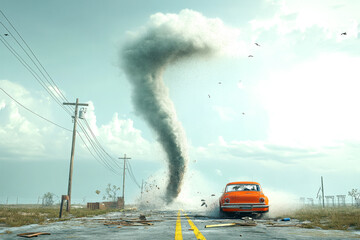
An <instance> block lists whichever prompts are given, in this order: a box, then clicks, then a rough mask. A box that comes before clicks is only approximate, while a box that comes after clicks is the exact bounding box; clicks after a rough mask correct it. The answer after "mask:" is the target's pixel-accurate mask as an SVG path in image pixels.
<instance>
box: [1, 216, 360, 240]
mask: <svg viewBox="0 0 360 240" xmlns="http://www.w3.org/2000/svg"><path fill="white" fill-rule="evenodd" d="M140 214H143V215H145V216H146V221H142V220H140V219H139V216H140ZM229 223H230V224H231V223H237V224H240V225H236V226H228V227H225V226H222V227H220V226H218V227H207V228H206V227H205V226H207V225H218V224H229ZM298 223H299V222H298V221H296V220H291V221H289V222H282V221H277V220H274V219H272V220H256V221H255V223H254V222H251V221H249V220H248V221H244V220H241V219H219V218H214V217H209V216H206V214H205V213H201V212H189V211H180V210H179V211H146V212H144V211H143V212H139V211H137V212H132V213H111V214H107V215H103V216H97V217H93V218H80V219H73V220H70V221H64V222H57V223H51V224H46V225H29V226H23V227H16V228H15V227H14V228H0V239H23V238H22V237H18V236H17V234H19V233H26V232H47V233H50V234H51V235H40V236H38V237H37V238H36V239H38V240H41V239H101V240H105V239H154V240H162V239H175V240H181V239H208V240H211V239H214V240H215V239H216V240H218V239H226V240H227V239H237V240H239V239H252V240H253V239H260V240H261V239H267V240H268V239H279V240H280V239H282V240H290V239H334V240H335V239H339V240H340V239H341V240H343V239H352V238H360V232H354V231H334V230H331V231H328V230H321V229H304V228H299V227H295V226H294V225H296V224H298ZM241 225H253V226H241ZM5 231H11V233H6V234H5Z"/></svg>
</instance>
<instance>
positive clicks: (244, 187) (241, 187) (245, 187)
mask: <svg viewBox="0 0 360 240" xmlns="http://www.w3.org/2000/svg"><path fill="white" fill-rule="evenodd" d="M237 191H260V186H259V185H257V184H231V185H227V186H226V192H237Z"/></svg>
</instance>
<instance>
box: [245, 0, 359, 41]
mask: <svg viewBox="0 0 360 240" xmlns="http://www.w3.org/2000/svg"><path fill="white" fill-rule="evenodd" d="M273 5H277V7H278V11H277V13H276V14H275V15H274V16H272V17H270V18H266V19H265V18H264V19H254V20H252V21H250V24H251V26H252V29H253V30H254V31H263V30H265V31H266V30H269V29H270V28H273V27H275V29H276V30H277V32H278V33H279V34H280V35H285V34H289V33H291V32H293V31H301V32H304V31H306V29H309V28H311V27H313V26H317V27H319V28H323V29H324V32H325V33H326V35H327V36H328V37H331V38H336V39H340V36H339V35H340V33H342V32H345V31H346V32H347V33H348V35H347V36H345V38H344V37H342V38H341V40H343V39H347V38H351V37H352V38H357V35H358V30H359V29H358V22H359V21H360V16H359V14H358V10H359V9H360V3H359V2H355V1H350V0H348V1H341V2H339V1H336V0H333V1H329V0H318V1H302V0H295V1H277V2H275V3H273Z"/></svg>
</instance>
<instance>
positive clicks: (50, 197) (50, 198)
mask: <svg viewBox="0 0 360 240" xmlns="http://www.w3.org/2000/svg"><path fill="white" fill-rule="evenodd" d="M54 195H55V194H53V193H51V192H47V193H45V194H44V195H43V197H42V205H43V206H51V205H53V204H54Z"/></svg>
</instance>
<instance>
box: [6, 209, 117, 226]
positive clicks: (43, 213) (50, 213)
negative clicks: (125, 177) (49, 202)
mask: <svg viewBox="0 0 360 240" xmlns="http://www.w3.org/2000/svg"><path fill="white" fill-rule="evenodd" d="M114 211H120V210H119V209H107V210H90V209H87V208H73V209H71V214H68V213H67V212H66V211H65V210H64V211H63V216H62V218H61V219H59V218H58V217H59V207H58V206H53V207H38V206H33V207H25V206H24V207H14V206H12V207H8V206H1V207H0V224H2V225H5V226H9V227H17V226H23V225H28V224H44V223H48V222H55V221H64V220H67V219H69V218H73V217H75V218H77V217H88V216H96V215H101V214H105V213H108V212H114Z"/></svg>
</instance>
